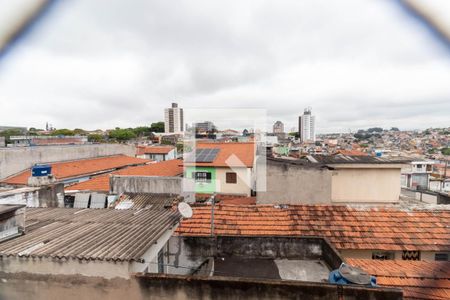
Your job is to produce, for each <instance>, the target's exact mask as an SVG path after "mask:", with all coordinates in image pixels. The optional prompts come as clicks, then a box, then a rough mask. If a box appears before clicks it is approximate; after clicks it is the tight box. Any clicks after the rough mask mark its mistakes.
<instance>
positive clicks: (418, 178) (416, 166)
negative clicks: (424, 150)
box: [401, 161, 434, 190]
mask: <svg viewBox="0 0 450 300" xmlns="http://www.w3.org/2000/svg"><path fill="white" fill-rule="evenodd" d="M433 165H434V162H432V161H412V162H411V163H410V164H409V165H406V166H405V167H404V168H403V169H402V175H401V185H402V187H404V188H411V189H414V190H417V189H425V190H426V189H428V188H429V185H430V176H431V174H432V173H433Z"/></svg>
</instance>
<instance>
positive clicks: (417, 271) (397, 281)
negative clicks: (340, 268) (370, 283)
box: [347, 259, 450, 300]
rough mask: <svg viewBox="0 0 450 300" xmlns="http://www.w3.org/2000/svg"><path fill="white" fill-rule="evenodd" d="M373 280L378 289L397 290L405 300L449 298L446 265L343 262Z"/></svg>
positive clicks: (448, 268) (449, 269)
mask: <svg viewBox="0 0 450 300" xmlns="http://www.w3.org/2000/svg"><path fill="white" fill-rule="evenodd" d="M347 262H348V263H349V264H351V265H354V266H358V267H360V268H362V269H364V270H365V271H366V272H368V273H369V274H371V275H374V276H376V277H377V284H379V285H381V286H391V287H400V288H402V289H403V293H404V294H403V295H404V298H405V299H433V300H442V299H450V280H449V279H450V263H448V262H437V261H436V262H429V261H402V260H370V259H347Z"/></svg>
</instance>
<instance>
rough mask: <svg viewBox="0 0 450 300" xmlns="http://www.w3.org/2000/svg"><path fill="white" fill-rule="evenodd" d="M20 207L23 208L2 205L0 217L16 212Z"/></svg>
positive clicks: (0, 206)
mask: <svg viewBox="0 0 450 300" xmlns="http://www.w3.org/2000/svg"><path fill="white" fill-rule="evenodd" d="M22 207H25V205H12V204H2V205H0V215H3V214H6V213H9V212H12V211H16V210H18V209H20V208H22Z"/></svg>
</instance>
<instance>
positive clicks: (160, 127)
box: [150, 122, 164, 132]
mask: <svg viewBox="0 0 450 300" xmlns="http://www.w3.org/2000/svg"><path fill="white" fill-rule="evenodd" d="M150 132H164V122H156V123H152V124H151V125H150Z"/></svg>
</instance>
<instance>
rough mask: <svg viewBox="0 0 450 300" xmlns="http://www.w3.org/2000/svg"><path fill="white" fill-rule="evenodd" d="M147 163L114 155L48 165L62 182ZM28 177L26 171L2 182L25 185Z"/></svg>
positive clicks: (29, 172)
mask: <svg viewBox="0 0 450 300" xmlns="http://www.w3.org/2000/svg"><path fill="white" fill-rule="evenodd" d="M148 162H150V160H147V159H142V158H136V157H131V156H126V155H114V156H105V157H98V158H91V159H82V160H74V161H66V162H57V163H50V165H51V166H52V174H53V176H54V177H55V178H56V179H57V180H63V179H70V178H77V177H82V176H87V175H92V174H95V173H99V172H106V171H108V170H115V169H118V168H123V167H126V166H131V165H142V164H146V163H148ZM30 176H31V170H30V169H28V170H26V171H23V172H21V173H19V174H18V175H15V176H12V177H9V178H7V179H6V180H4V181H2V182H4V183H8V184H21V185H26V184H27V183H28V178H29V177H30Z"/></svg>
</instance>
